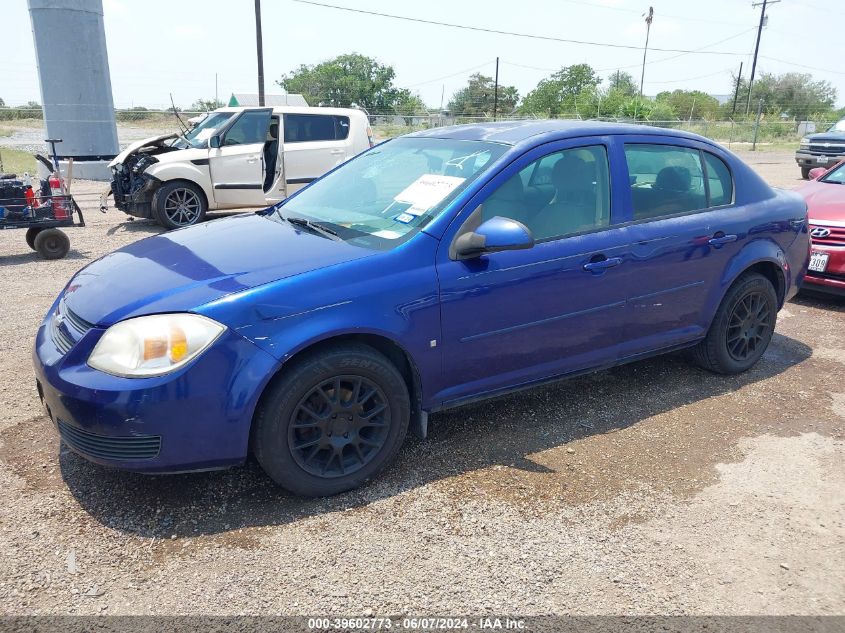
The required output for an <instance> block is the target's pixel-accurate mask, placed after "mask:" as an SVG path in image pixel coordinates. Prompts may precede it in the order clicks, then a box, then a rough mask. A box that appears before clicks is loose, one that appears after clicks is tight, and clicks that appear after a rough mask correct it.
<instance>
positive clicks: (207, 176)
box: [144, 152, 217, 209]
mask: <svg viewBox="0 0 845 633" xmlns="http://www.w3.org/2000/svg"><path fill="white" fill-rule="evenodd" d="M174 153H177V152H174ZM144 173H145V174H146V175H148V176H152V177H154V178H157V179H159V180H160V181H162V183H165V182H169V181H171V180H187V181H189V182H192V183H194V184H195V185H197V186H198V187H199V188H200V189H202V191H203V193H204V194H205V200H206V202H207V203H208V208H209V209H216V208H217V206H216V204H215V201H214V192H213V190H212V187H211V173H210V172H209V169H208V164H205V165H195V164H194V163H193V162H192V161H189V160H186V161H172V162H158V163H155V164H154V165H150V167H148V168H147V170H146V171H145V172H144Z"/></svg>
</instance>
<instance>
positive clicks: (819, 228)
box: [797, 161, 845, 296]
mask: <svg viewBox="0 0 845 633" xmlns="http://www.w3.org/2000/svg"><path fill="white" fill-rule="evenodd" d="M810 178H811V180H810V182H808V183H807V184H805V185H803V186H802V187H799V188H798V190H797V191H798V193H800V194H801V195H802V196H804V199H805V200H806V201H807V207H808V217H809V220H810V239H811V240H812V254H811V256H810V268H809V270H808V271H807V276H806V277H804V283H805V284H806V286H805V288H807V289H808V290H820V291H822V292H830V293H833V294H837V295H841V296H845V161H842V162H840V163H838V164H837V165H835V166H833V167H832V168H831V169H829V170H826V169H824V168H823V167H818V168H816V169H813V170H812V171H811V172H810Z"/></svg>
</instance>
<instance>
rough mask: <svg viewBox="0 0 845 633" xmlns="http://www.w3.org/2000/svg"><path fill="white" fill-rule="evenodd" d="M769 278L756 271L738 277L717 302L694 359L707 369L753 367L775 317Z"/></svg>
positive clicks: (734, 370) (774, 297)
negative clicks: (707, 329) (712, 317)
mask: <svg viewBox="0 0 845 633" xmlns="http://www.w3.org/2000/svg"><path fill="white" fill-rule="evenodd" d="M777 310H778V299H777V293H776V292H775V289H774V286H772V282H771V281H769V280H768V279H766V278H765V277H764V276H763V275H760V274H758V273H748V274H746V275H743V276H742V277H740V278H739V279H738V280H737V281H736V282H735V283H734V284H733V286H731V288H730V289H729V290H728V292H727V294H726V295H725V298H724V299H723V300H722V303H721V305H720V306H719V309H718V311H717V312H716V316H715V318H714V319H713V323H712V324H711V325H710V330H709V331H708V332H707V336H706V337H705V339H704V340H703V341H701V342H700V343H699V344H698V345H697V346H696V347H694V348H693V350H692V353H693V358H694V360H695V361H696V362H697V363H698V364H699V365H701V366H702V367H704V368H705V369H709V370H710V371H713V372H716V373H720V374H738V373H740V372H743V371H746V370H748V369H750V368H751V367H753V366H754V365H755V364H756V363H757V361H759V360H760V357H761V356H762V355H763V353H764V352H765V351H766V348H767V347H768V346H769V342H770V341H771V340H772V335H773V334H774V331H775V323H776V321H777Z"/></svg>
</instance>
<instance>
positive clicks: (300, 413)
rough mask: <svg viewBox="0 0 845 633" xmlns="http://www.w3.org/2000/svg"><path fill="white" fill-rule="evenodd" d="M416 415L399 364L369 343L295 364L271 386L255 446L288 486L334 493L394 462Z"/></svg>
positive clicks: (310, 492) (304, 492) (269, 470)
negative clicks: (412, 418) (396, 364)
mask: <svg viewBox="0 0 845 633" xmlns="http://www.w3.org/2000/svg"><path fill="white" fill-rule="evenodd" d="M409 417H410V399H409V397H408V388H407V386H406V384H405V381H404V379H403V378H402V375H401V374H400V373H399V372H398V371H397V369H396V367H395V366H394V365H393V364H392V363H391V362H390V361H389V360H388V359H387V358H385V357H384V356H383V355H382V354H380V353H379V352H378V351H376V350H375V349H373V348H371V347H369V346H367V345H360V344H343V345H338V346H336V347H332V348H330V349H327V350H324V351H321V352H318V353H316V354H312V355H309V356H307V357H306V358H304V359H302V360H301V361H299V362H295V364H294V365H293V366H291V367H290V368H288V369H287V370H285V371H284V373H283V374H282V375H281V376H280V377H279V378H278V379H276V380H275V381H274V382H273V383H271V385H270V387H268V391H267V393H265V394H264V396H263V397H262V401H261V403H260V405H259V407H258V410H257V411H256V416H255V422H254V424H255V427H254V429H253V449H254V451H255V455H256V457H257V458H258V461H259V463H260V464H261V466H262V468H263V469H264V470H265V472H267V474H268V475H269V476H270V477H271V478H272V479H273V480H274V481H275V482H276V483H278V484H279V485H280V486H282V487H284V488H286V489H288V490H290V491H291V492H294V493H296V494H299V495H303V496H310V497H313V496H326V495H333V494H337V493H340V492H343V491H345V490H350V489H352V488H356V487H358V486H360V485H361V484H363V483H364V482H365V481H367V480H368V479H370V478H372V477H373V476H374V475H376V474H377V473H378V472H380V471H381V470H382V469H384V467H385V466H387V464H388V463H389V462H390V461H391V460H392V459H393V458H394V457H395V456H396V454H397V453H398V451H399V447H400V446H401V445H402V441H403V440H404V439H405V434H406V433H407V430H408V419H409Z"/></svg>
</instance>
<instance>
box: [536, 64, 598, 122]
mask: <svg viewBox="0 0 845 633" xmlns="http://www.w3.org/2000/svg"><path fill="white" fill-rule="evenodd" d="M600 83H601V78H600V77H599V76H598V75H597V74H596V71H595V70H593V68H592V67H591V66H590V65H589V64H575V65H574V66H564V67H563V68H561V69H560V70H559V71H558V72H556V73H554V74H553V75H551V76H550V77H548V78H547V79H543V80H541V81H540V83H538V84H537V87H536V88H534V90H532V91H531V92H529V93H528V94H527V95H526V97H525V99H524V100H523V102H522V105H521V106H520V110H522V111H523V112H524V113H526V114H533V115H539V116H549V117H557V116H561V115H562V114H580V110H579V102H580V104H582V105H583V104H585V102H589V101H592V97H593V96H594V95H595V93H596V90H597V88H598V86H599V84H600ZM588 112H589V110H588ZM589 114H591V113H589Z"/></svg>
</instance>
